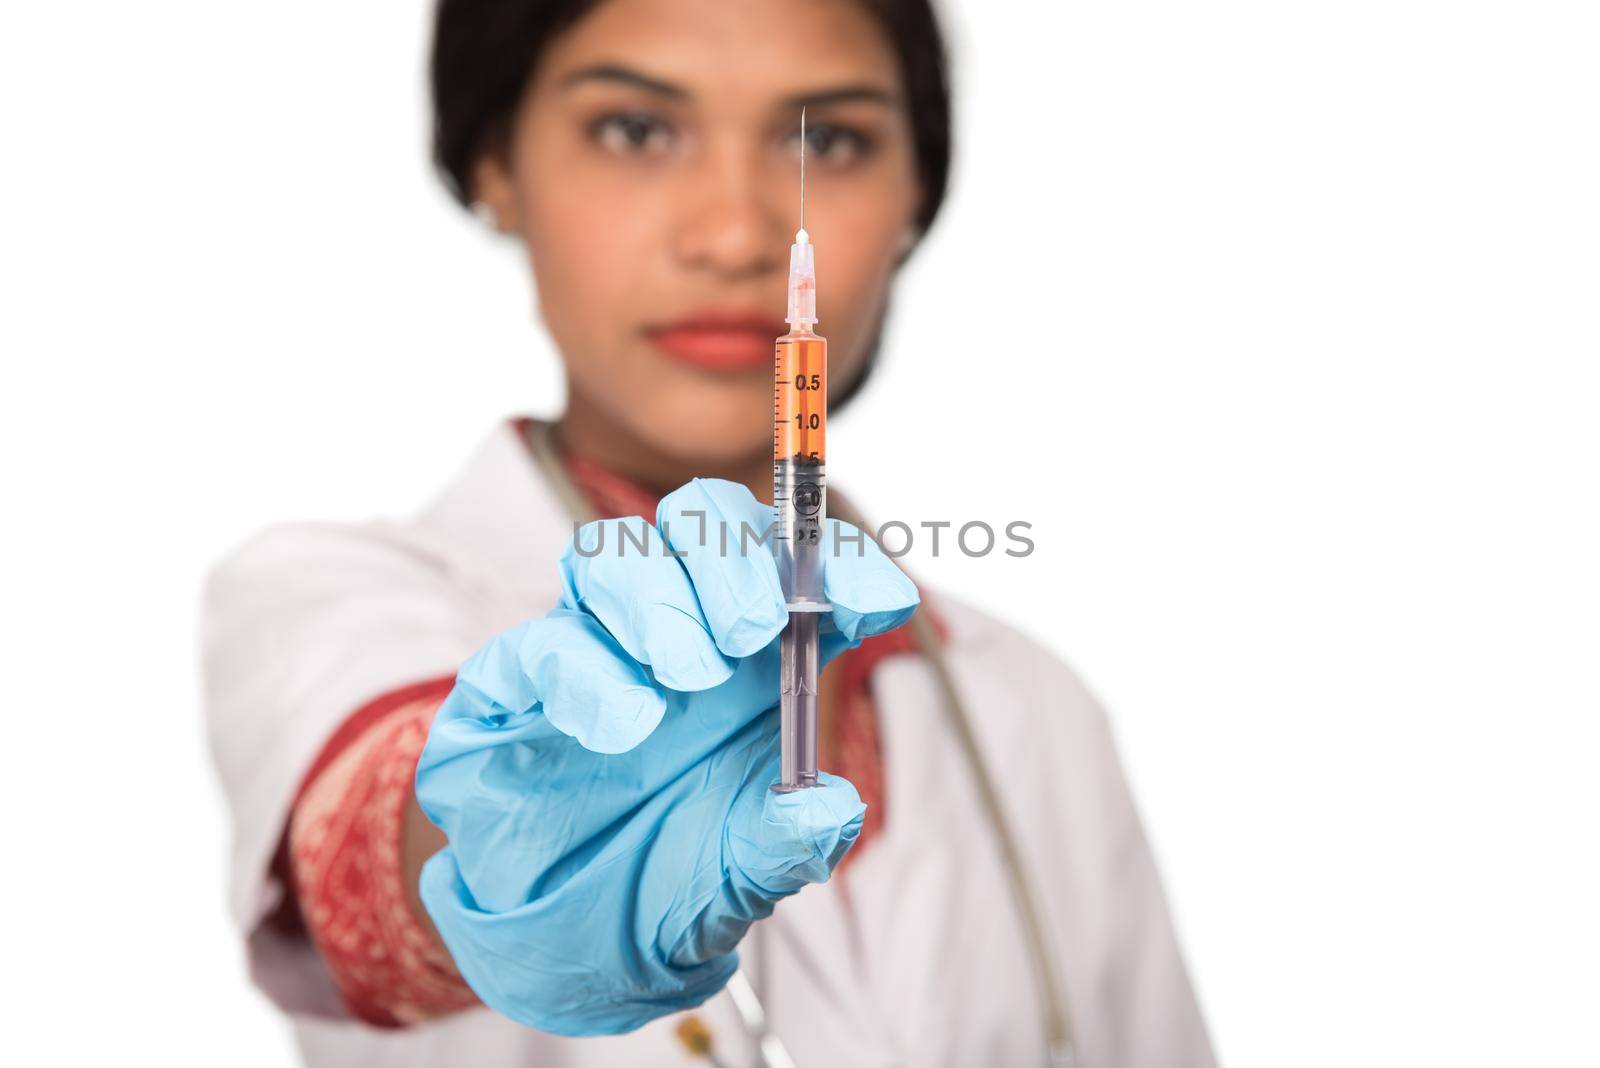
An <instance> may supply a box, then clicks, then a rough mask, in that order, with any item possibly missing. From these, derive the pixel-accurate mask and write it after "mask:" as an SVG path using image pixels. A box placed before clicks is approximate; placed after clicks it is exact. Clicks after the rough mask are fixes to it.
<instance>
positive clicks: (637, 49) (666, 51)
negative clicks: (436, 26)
mask: <svg viewBox="0 0 1600 1068" xmlns="http://www.w3.org/2000/svg"><path fill="white" fill-rule="evenodd" d="M597 64H619V65H624V66H627V67H629V68H632V69H636V70H638V71H639V72H640V73H643V74H647V75H649V76H651V77H652V78H656V79H659V80H660V81H663V82H670V83H672V84H673V85H676V86H678V87H680V88H682V89H683V90H685V91H686V93H687V95H688V97H689V98H690V99H691V100H692V101H695V102H697V103H703V104H709V103H716V104H720V105H729V104H733V103H735V102H741V103H743V104H744V105H745V106H769V107H777V106H781V104H782V103H783V102H784V101H786V100H788V99H790V98H793V97H798V96H802V95H804V94H806V93H809V92H814V91H817V90H825V89H828V88H831V87H833V86H836V85H839V84H845V83H848V84H853V85H871V86H877V87H879V88H881V89H883V90H885V91H886V92H889V93H898V91H899V81H900V79H899V68H898V64H897V62H896V59H895V54H894V51H893V49H892V48H891V47H890V44H889V42H888V40H887V39H886V38H885V36H884V33H883V30H882V29H881V28H880V26H879V24H878V23H877V21H876V20H875V19H874V18H873V17H872V16H871V15H870V14H869V13H868V12H867V11H866V10H865V9H864V7H863V6H862V5H861V4H860V3H859V2H858V0H603V2H601V3H600V4H598V5H596V7H595V8H594V10H593V11H591V12H590V13H589V14H588V15H586V16H584V17H583V18H582V19H580V20H579V21H578V22H577V23H575V24H574V25H573V26H572V27H571V28H570V29H568V30H567V31H566V32H564V33H563V34H561V35H560V36H559V37H557V38H556V39H555V40H553V41H552V42H551V45H550V48H549V50H548V51H547V52H546V53H545V56H544V59H543V61H542V63H541V66H540V71H539V75H538V80H539V81H540V82H545V83H550V82H559V81H561V80H562V79H563V78H564V77H565V76H566V75H567V74H570V73H571V72H573V71H576V70H581V69H583V68H585V67H589V66H593V65H597Z"/></svg>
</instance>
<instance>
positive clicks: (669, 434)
mask: <svg viewBox="0 0 1600 1068" xmlns="http://www.w3.org/2000/svg"><path fill="white" fill-rule="evenodd" d="M771 407H772V404H771V401H770V400H769V399H767V398H766V396H765V392H764V391H763V394H762V395H761V396H760V397H759V398H757V399H756V400H755V402H754V403H751V400H750V398H749V397H747V396H741V397H738V398H736V399H735V398H727V397H715V396H712V397H704V398H701V399H699V400H698V401H697V402H695V403H689V404H685V403H670V404H661V405H658V406H655V407H653V408H652V410H651V418H650V420H649V421H648V425H647V426H642V427H640V428H639V431H638V432H639V435H640V436H641V437H643V438H644V439H645V440H647V441H649V442H650V443H651V444H653V445H655V446H656V448H657V449H659V450H660V451H661V452H662V453H664V454H666V455H668V456H671V457H673V458H675V459H680V460H683V461H685V462H686V463H690V464H702V465H707V466H709V467H721V466H726V465H732V464H738V463H741V462H748V461H749V459H750V457H751V456H752V455H754V454H756V453H760V452H761V451H763V450H767V449H770V448H771V447H772V413H771V410H770V409H771Z"/></svg>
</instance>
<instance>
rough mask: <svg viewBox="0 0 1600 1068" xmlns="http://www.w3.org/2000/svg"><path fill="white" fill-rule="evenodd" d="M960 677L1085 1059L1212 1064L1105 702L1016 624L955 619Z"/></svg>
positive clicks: (970, 616)
mask: <svg viewBox="0 0 1600 1068" xmlns="http://www.w3.org/2000/svg"><path fill="white" fill-rule="evenodd" d="M954 619H955V621H956V623H957V624H958V639H965V640H964V641H959V640H958V642H957V646H956V647H957V649H959V650H962V651H963V653H962V655H961V656H960V657H959V662H960V663H964V664H965V665H967V671H966V672H965V673H959V672H958V674H961V679H960V681H962V682H964V684H965V688H966V689H967V691H968V692H969V693H971V694H975V695H979V700H978V701H977V702H976V703H975V708H976V711H975V715H976V717H977V722H978V725H979V727H980V730H979V732H978V733H979V737H980V740H981V743H982V744H983V746H984V749H985V754H984V755H985V759H986V760H987V761H988V763H989V764H990V766H991V767H992V768H993V769H994V771H995V773H996V775H997V776H998V778H999V779H1000V781H1001V783H1002V793H1003V795H1004V796H1005V798H1006V807H1007V809H1008V810H1009V816H1010V819H1011V820H1012V821H1013V823H1014V826H1015V828H1016V832H1017V834H1018V836H1019V838H1020V839H1021V842H1022V847H1023V852H1024V855H1025V856H1026V858H1027V862H1028V867H1029V869H1030V873H1031V879H1032V882H1033V885H1034V887H1035V893H1036V894H1038V895H1039V896H1040V898H1041V902H1040V904H1041V909H1042V912H1043V913H1044V922H1045V926H1046V927H1047V929H1048V930H1049V931H1050V941H1051V944H1052V946H1053V947H1054V953H1053V956H1054V958H1055V962H1056V970H1057V971H1058V972H1060V973H1061V978H1062V980H1063V981H1064V982H1065V986H1066V1000H1067V1003H1068V1009H1069V1011H1070V1015H1071V1019H1072V1025H1073V1030H1074V1031H1075V1033H1076V1038H1077V1044H1078V1054H1079V1061H1080V1063H1082V1064H1093V1065H1107V1066H1119V1068H1120V1066H1128V1068H1211V1066H1213V1065H1214V1064H1215V1060H1214V1057H1213V1054H1212V1050H1211V1044H1210V1040H1209V1038H1208V1036H1207V1033H1206V1026H1205V1022H1204V1019H1203V1017H1202V1016H1201V1013H1200V1008H1199V1004H1198V1002H1197V1000H1196V997H1195V993H1194V989H1193V987H1192V985H1191V984H1190V981H1189V975H1188V970H1187V969H1186V967H1185V965H1184V961H1183V957H1182V953H1181V952H1180V949H1179V945H1178V939H1177V935H1176V932H1175V930H1174V927H1173V923H1172V918H1171V914H1170V911H1169V909H1168V906H1167V900H1166V894H1165V892H1164V891H1163V888H1162V883H1161V877H1160V873H1159V871H1158V870H1157V867H1156V862H1155V857H1154V855H1153V853H1152V850H1151V848H1150V843H1149V840H1148V838H1147V837H1146V835H1145V831H1144V827H1143V824H1142V822H1141V821H1140V818H1139V814H1138V811H1137V809H1136V807H1135V804H1134V798H1133V794H1132V791H1131V790H1130V789H1129V785H1128V781H1127V778H1126V776H1125V775H1124V773H1123V769H1122V762H1121V760H1120V759H1119V756H1118V753H1117V747H1116V744H1115V740H1114V738H1113V735H1112V730H1111V724H1110V722H1109V721H1108V719H1107V716H1106V713H1105V711H1104V710H1103V709H1102V707H1101V705H1100V703H1099V701H1097V700H1096V699H1095V697H1094V696H1093V695H1092V694H1090V692H1089V691H1088V689H1087V688H1086V687H1085V686H1084V685H1083V683H1082V682H1081V681H1080V679H1079V678H1078V676H1077V675H1076V673H1074V672H1073V671H1072V670H1071V669H1070V668H1069V667H1068V666H1067V665H1066V664H1064V663H1063V662H1062V661H1061V660H1060V659H1058V658H1057V657H1056V656H1055V655H1053V654H1052V653H1051V652H1049V651H1048V650H1046V649H1044V648H1043V647H1042V646H1040V645H1038V644H1037V643H1035V642H1033V641H1031V640H1030V639H1028V638H1026V637H1024V636H1022V635H1021V634H1019V633H1017V632H1016V631H1014V630H1012V629H1011V628H1009V627H1006V626H1004V625H1002V624H999V623H997V622H995V621H993V620H989V619H986V618H983V617H981V616H978V615H976V614H974V613H971V612H958V613H955V614H954Z"/></svg>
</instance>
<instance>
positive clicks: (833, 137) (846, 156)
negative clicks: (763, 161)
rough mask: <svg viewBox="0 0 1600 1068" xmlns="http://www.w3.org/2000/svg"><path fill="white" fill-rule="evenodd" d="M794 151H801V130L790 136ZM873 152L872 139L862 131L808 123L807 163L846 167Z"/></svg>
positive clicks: (834, 125)
mask: <svg viewBox="0 0 1600 1068" xmlns="http://www.w3.org/2000/svg"><path fill="white" fill-rule="evenodd" d="M789 141H790V144H792V145H793V146H794V150H795V151H796V152H798V151H799V150H800V130H799V129H798V128H796V129H795V131H794V133H793V134H791V135H790V136H789ZM871 151H872V138H870V137H868V136H867V135H866V134H864V133H862V132H861V131H860V130H853V129H851V128H850V127H848V126H840V125H837V124H833V123H823V122H808V123H806V162H807V163H810V162H812V161H813V160H814V161H816V162H818V163H829V164H833V165H835V166H844V165H846V164H849V163H854V162H855V161H856V160H858V159H860V158H861V157H863V156H865V155H867V153H869V152H871Z"/></svg>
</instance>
